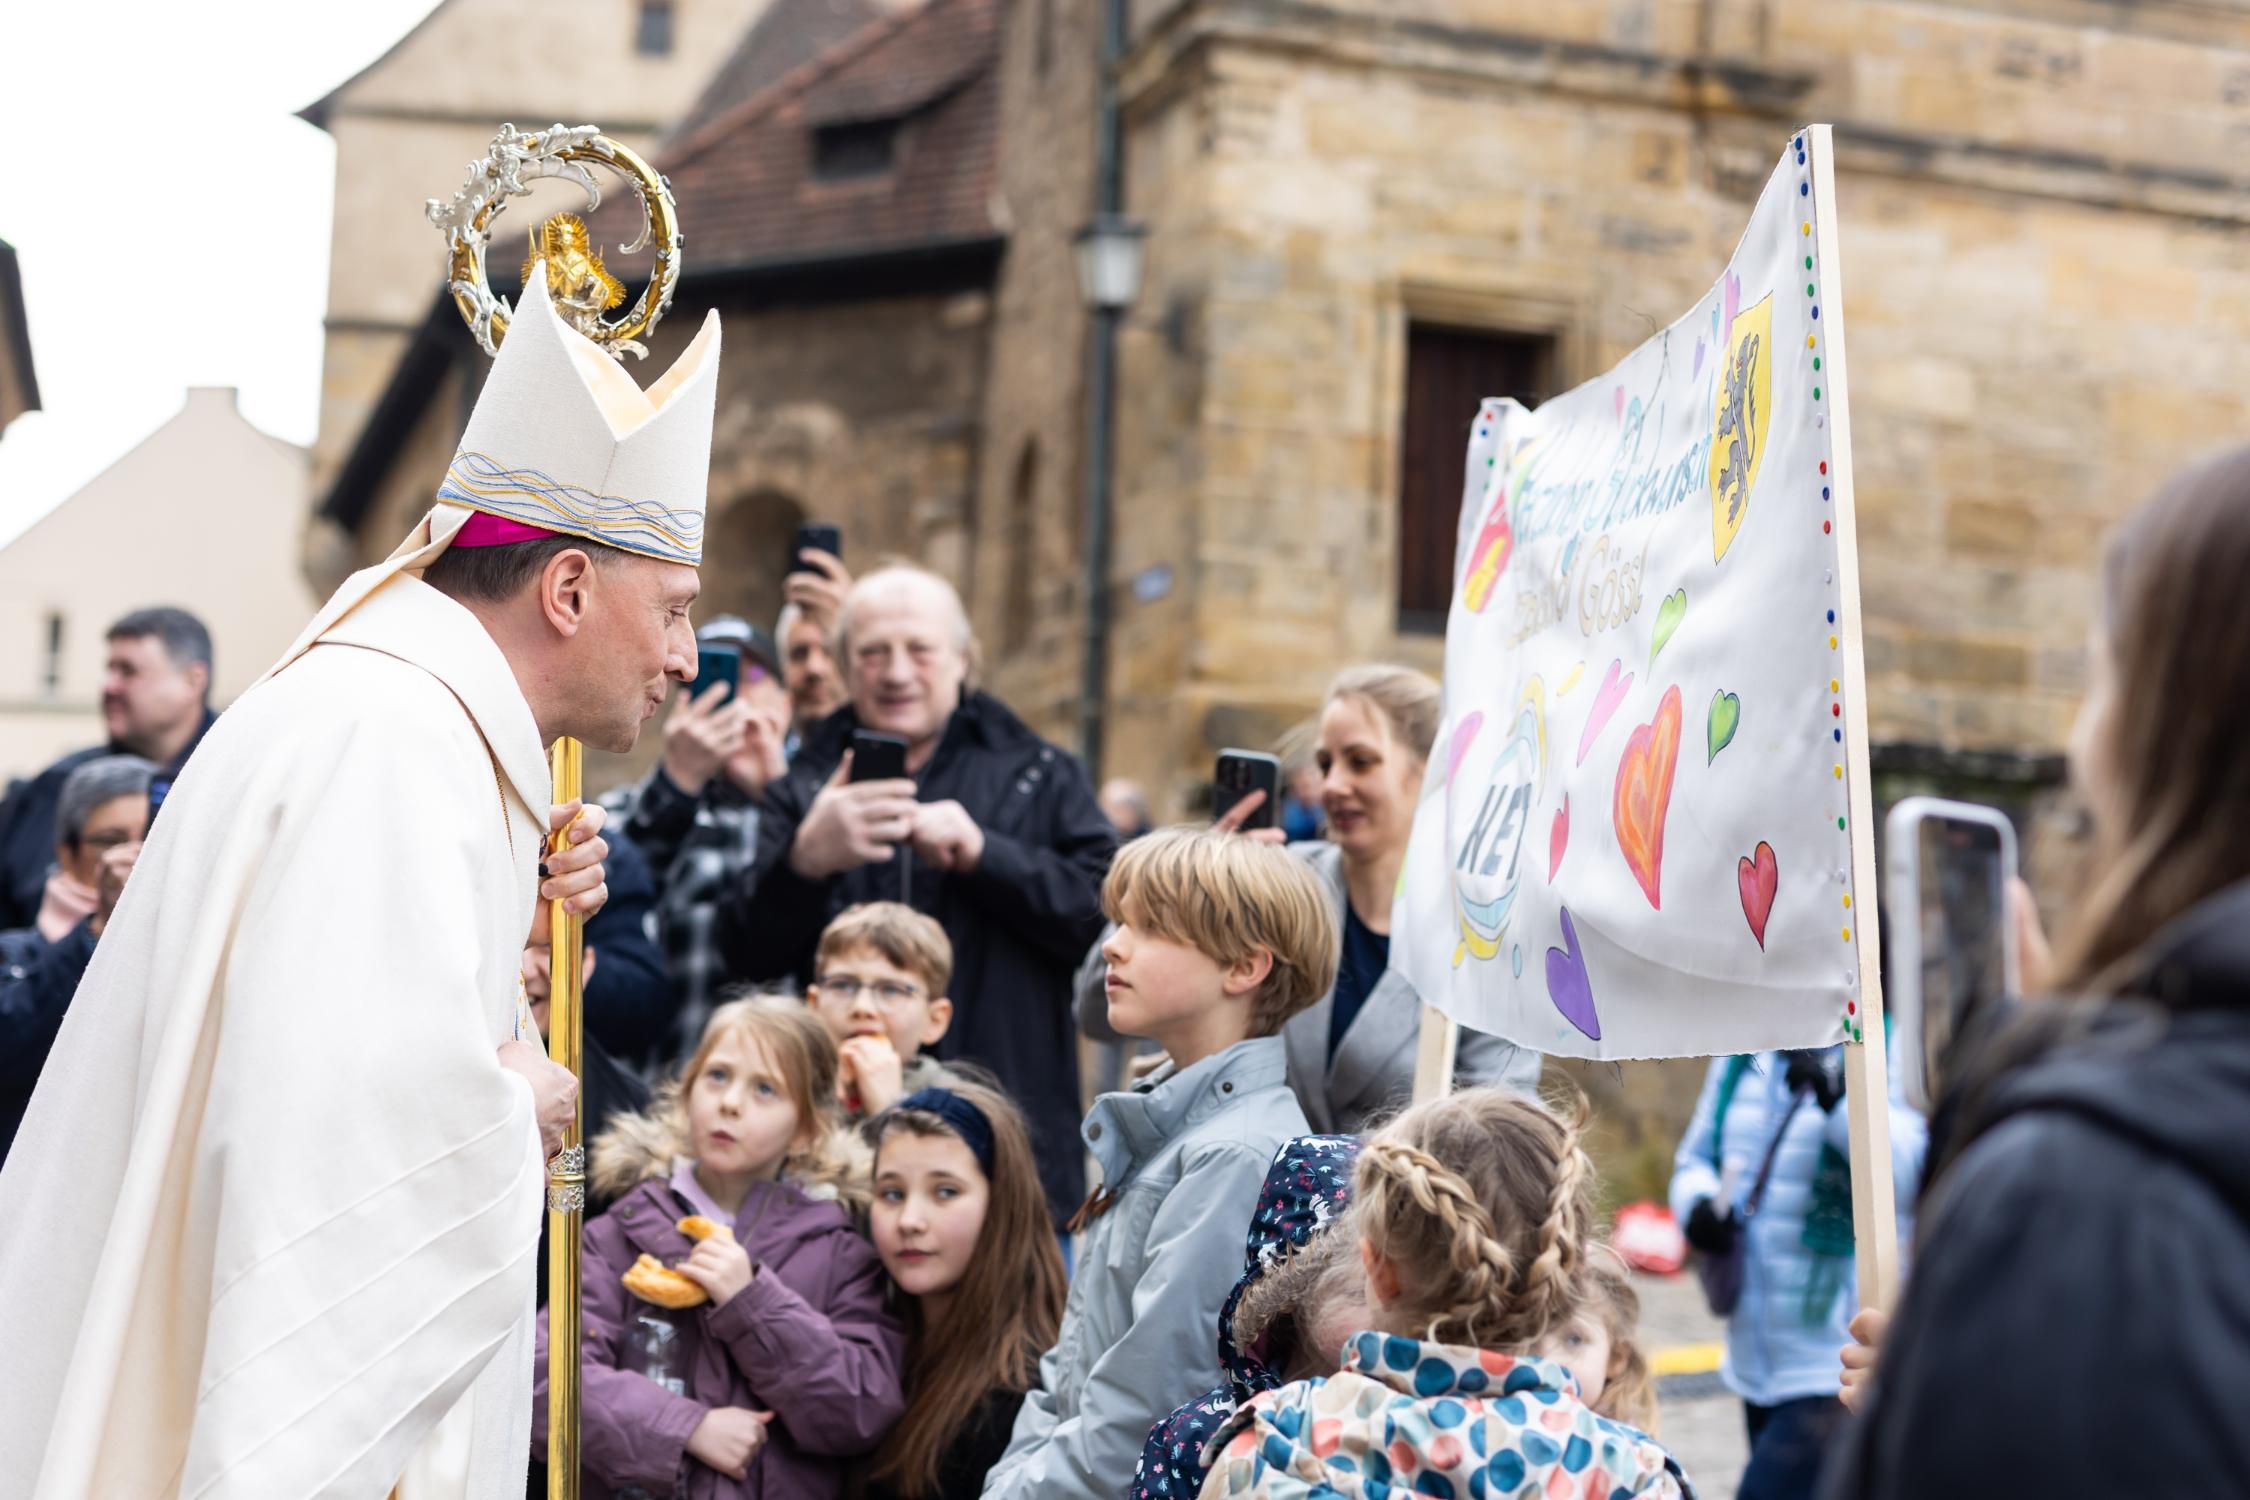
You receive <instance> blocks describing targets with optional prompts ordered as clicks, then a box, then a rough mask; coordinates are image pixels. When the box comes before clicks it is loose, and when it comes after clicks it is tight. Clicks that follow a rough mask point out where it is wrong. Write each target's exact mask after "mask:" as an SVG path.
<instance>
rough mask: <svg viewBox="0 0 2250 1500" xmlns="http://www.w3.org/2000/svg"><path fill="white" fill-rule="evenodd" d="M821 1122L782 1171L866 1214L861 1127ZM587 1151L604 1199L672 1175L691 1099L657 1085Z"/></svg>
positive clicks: (820, 1196)
mask: <svg viewBox="0 0 2250 1500" xmlns="http://www.w3.org/2000/svg"><path fill="white" fill-rule="evenodd" d="M822 1125H823V1130H822V1136H821V1140H820V1142H819V1143H818V1144H817V1145H816V1146H814V1148H813V1149H812V1150H810V1151H808V1152H804V1153H802V1154H800V1155H795V1156H791V1157H790V1158H789V1159H788V1160H786V1161H785V1162H783V1163H782V1167H781V1175H782V1177H783V1179H784V1180H786V1181H788V1182H791V1183H794V1184H795V1185H796V1186H797V1187H798V1189H799V1190H800V1191H802V1192H803V1193H804V1195H805V1196H806V1197H807V1198H810V1199H813V1200H814V1201H816V1202H821V1201H832V1202H837V1203H841V1204H843V1205H844V1207H845V1208H847V1209H849V1210H850V1211H851V1212H852V1213H853V1214H854V1215H860V1214H864V1213H865V1212H866V1210H867V1205H868V1201H869V1199H870V1198H871V1197H872V1194H871V1193H870V1191H869V1185H868V1179H869V1177H870V1175H871V1173H872V1170H873V1166H874V1156H873V1153H872V1152H871V1151H870V1150H869V1148H868V1146H867V1144H866V1143H865V1142H864V1141H862V1140H860V1138H859V1134H858V1132H856V1131H851V1130H844V1129H841V1128H839V1127H838V1126H837V1125H836V1124H835V1122H834V1121H832V1120H825V1121H823V1122H822ZM587 1154H588V1157H589V1162H588V1168H587V1176H588V1178H589V1180H590V1181H591V1183H592V1186H593V1189H594V1191H595V1192H596V1193H597V1194H599V1195H600V1196H602V1197H604V1198H621V1197H623V1196H624V1195H625V1194H626V1193H627V1192H628V1191H630V1190H631V1189H632V1188H634V1187H637V1186H639V1185H640V1184H641V1183H644V1182H663V1181H666V1180H668V1179H669V1178H670V1177H671V1175H672V1170H673V1168H674V1167H675V1166H676V1165H677V1164H678V1162H679V1160H680V1158H682V1157H684V1156H689V1155H691V1154H692V1153H691V1152H690V1150H689V1146H688V1125H687V1104H686V1101H685V1100H684V1099H683V1098H682V1097H681V1090H680V1086H679V1084H678V1083H676V1082H675V1083H668V1084H666V1085H665V1086H664V1087H663V1088H661V1089H659V1090H658V1091H657V1094H656V1098H655V1099H654V1100H653V1101H652V1102H651V1103H650V1105H649V1107H648V1108H647V1109H646V1110H645V1111H641V1112H639V1113H631V1114H620V1115H616V1116H613V1117H612V1118H611V1120H610V1122H609V1128H608V1129H606V1130H604V1131H603V1132H602V1133H601V1134H600V1135H598V1136H596V1137H595V1138H594V1145H593V1149H592V1150H591V1151H590V1152H588V1153H587Z"/></svg>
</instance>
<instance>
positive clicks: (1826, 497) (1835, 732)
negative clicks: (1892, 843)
mask: <svg viewBox="0 0 2250 1500" xmlns="http://www.w3.org/2000/svg"><path fill="white" fill-rule="evenodd" d="M1791 147H1792V149H1793V150H1794V151H1795V152H1796V154H1797V167H1798V174H1799V175H1798V181H1797V196H1798V198H1800V199H1801V200H1804V218H1803V219H1802V220H1801V221H1800V222H1799V224H1798V235H1799V237H1800V238H1802V239H1803V240H1804V242H1805V276H1806V281H1805V308H1806V313H1807V316H1808V318H1809V320H1810V321H1811V323H1812V324H1813V325H1814V326H1813V328H1812V330H1811V331H1810V332H1808V333H1806V335H1805V349H1806V351H1807V352H1808V354H1809V355H1810V357H1811V359H1812V376H1813V379H1812V381H1811V385H1812V398H1813V426H1814V427H1815V428H1817V429H1820V430H1823V431H1825V430H1826V429H1827V426H1828V415H1827V410H1826V408H1825V406H1824V405H1823V401H1824V399H1825V394H1826V393H1825V391H1824V389H1823V388H1824V387H1825V386H1826V385H1827V384H1828V381H1827V378H1826V377H1827V373H1828V372H1827V370H1826V369H1825V366H1826V364H1827V360H1826V358H1825V357H1824V351H1823V349H1822V347H1821V342H1820V331H1819V326H1818V325H1819V323H1820V273H1819V272H1820V268H1819V266H1818V265H1817V263H1816V260H1817V256H1816V251H1817V248H1818V244H1819V242H1818V240H1816V239H1815V238H1814V236H1813V221H1812V213H1813V209H1812V203H1811V201H1810V200H1811V198H1812V169H1811V167H1810V166H1809V165H1808V159H1809V156H1810V152H1809V151H1808V150H1807V148H1806V140H1805V137H1804V136H1803V135H1798V136H1797V137H1795V138H1794V140H1793V141H1792V142H1791ZM1819 470H1820V471H1819V474H1818V475H1817V476H1816V478H1817V480H1818V488H1819V490H1820V502H1821V503H1820V534H1821V535H1822V536H1824V537H1829V538H1833V537H1834V536H1835V534H1836V521H1835V512H1834V510H1833V508H1832V507H1833V506H1834V504H1835V498H1836V497H1835V488H1834V484H1833V481H1832V480H1831V478H1830V476H1829V473H1828V460H1827V459H1826V458H1825V457H1823V458H1821V459H1820V460H1819ZM1829 545H1831V546H1833V545H1834V542H1833V541H1831V542H1830V543H1829ZM1822 582H1824V583H1826V584H1827V585H1828V587H1829V588H1830V589H1831V590H1833V589H1834V588H1835V585H1836V570H1835V569H1834V568H1830V569H1828V570H1827V571H1826V572H1825V573H1824V574H1823V575H1822ZM1840 608H1841V606H1840V603H1839V602H1838V601H1837V600H1835V599H1834V598H1833V597H1831V599H1830V602H1829V603H1828V605H1827V607H1826V609H1825V611H1824V613H1825V614H1826V616H1827V618H1826V619H1825V620H1824V621H1823V624H1824V625H1825V626H1826V627H1827V628H1826V630H1825V631H1824V632H1823V634H1825V635H1827V637H1828V649H1829V650H1830V651H1831V652H1837V651H1841V649H1842V644H1843V637H1842V633H1841V631H1840V630H1839V628H1838V626H1837V623H1836V621H1837V615H1838V613H1839V611H1840ZM1831 674H1832V675H1831V676H1830V677H1829V679H1828V717H1829V740H1830V743H1831V745H1832V746H1833V747H1834V749H1835V758H1834V760H1833V761H1832V762H1831V776H1832V778H1833V779H1834V781H1835V783H1836V788H1837V791H1838V792H1839V794H1841V795H1842V796H1843V797H1844V798H1845V799H1846V806H1847V809H1848V806H1849V799H1850V793H1851V787H1850V781H1849V779H1848V778H1847V777H1846V776H1845V774H1844V766H1845V762H1846V760H1847V759H1848V757H1847V756H1845V754H1844V728H1843V718H1844V693H1843V686H1844V684H1843V673H1842V669H1841V667H1840V666H1837V667H1832V668H1831ZM1836 831H1837V832H1838V833H1845V834H1848V833H1849V832H1850V831H1851V823H1850V814H1849V812H1848V810H1847V811H1843V812H1839V813H1837V815H1836ZM1848 858H1849V855H1848V852H1847V859H1848ZM1836 883H1837V884H1838V885H1840V886H1841V887H1843V890H1842V893H1841V894H1842V902H1843V905H1842V911H1843V913H1844V917H1843V921H1842V924H1841V925H1840V926H1839V927H1838V929H1837V931H1838V933H1839V934H1840V935H1841V938H1842V940H1843V941H1844V942H1846V943H1849V942H1850V941H1851V940H1852V927H1851V915H1850V913H1851V909H1852V892H1851V872H1850V869H1849V866H1848V864H1847V866H1846V868H1844V869H1840V870H1838V871H1837V872H1836ZM1844 984H1845V991H1846V993H1845V997H1844V1034H1845V1036H1846V1038H1847V1039H1848V1040H1850V1041H1854V1042H1863V1041H1865V1040H1866V1039H1867V1037H1866V1032H1865V1031H1864V1029H1863V1028H1862V1026H1861V1023H1860V1016H1859V998H1858V984H1859V975H1858V973H1857V972H1856V971H1852V970H1847V971H1846V972H1845V976H1844Z"/></svg>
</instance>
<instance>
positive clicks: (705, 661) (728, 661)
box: [688, 646, 742, 702]
mask: <svg viewBox="0 0 2250 1500" xmlns="http://www.w3.org/2000/svg"><path fill="white" fill-rule="evenodd" d="M715 682H723V683H725V684H726V685H727V698H733V697H735V696H736V695H737V694H739V693H740V692H741V691H742V653H741V652H739V651H737V650H735V649H734V647H732V646H699V647H697V648H696V652H695V685H694V686H693V687H691V688H689V689H688V696H689V697H690V698H700V697H702V696H703V695H704V694H705V693H707V692H709V691H710V690H711V685H712V684H713V683H715ZM720 701H721V702H725V701H726V699H721V700H720Z"/></svg>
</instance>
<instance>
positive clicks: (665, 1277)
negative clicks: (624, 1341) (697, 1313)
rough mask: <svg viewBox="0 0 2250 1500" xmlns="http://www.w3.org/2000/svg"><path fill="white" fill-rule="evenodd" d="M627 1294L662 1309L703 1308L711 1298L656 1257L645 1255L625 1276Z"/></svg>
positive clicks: (634, 1263) (635, 1262)
mask: <svg viewBox="0 0 2250 1500" xmlns="http://www.w3.org/2000/svg"><path fill="white" fill-rule="evenodd" d="M623 1279H624V1282H625V1290H626V1291H628V1292H631V1293H632V1294H633V1295H634V1296H636V1297H638V1298H640V1299H641V1300H642V1301H643V1302H653V1303H655V1304H656V1305H657V1306H658V1307H670V1308H682V1307H701V1306H702V1305H703V1304H704V1303H706V1302H708V1301H710V1300H711V1294H710V1293H708V1292H706V1291H704V1290H703V1288H701V1287H699V1286H697V1285H696V1284H695V1283H694V1282H692V1281H690V1280H688V1279H687V1278H686V1277H685V1276H682V1275H681V1274H680V1273H679V1272H677V1271H675V1270H673V1269H671V1268H670V1267H669V1266H667V1265H665V1264H664V1263H663V1262H662V1261H660V1260H658V1259H657V1258H656V1257H655V1256H653V1255H643V1256H642V1257H641V1258H640V1259H639V1260H636V1261H634V1262H633V1264H632V1266H631V1267H630V1268H628V1269H627V1270H626V1272H625V1275H624V1278H623Z"/></svg>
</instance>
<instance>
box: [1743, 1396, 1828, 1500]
mask: <svg viewBox="0 0 2250 1500" xmlns="http://www.w3.org/2000/svg"><path fill="white" fill-rule="evenodd" d="M1742 1415H1743V1420H1744V1425H1746V1426H1747V1427H1748V1428H1749V1429H1750V1463H1749V1466H1748V1467H1746V1468H1745V1469H1743V1471H1742V1484H1741V1487H1740V1488H1738V1489H1737V1490H1736V1491H1735V1492H1734V1493H1735V1500H1812V1497H1813V1495H1814V1494H1815V1493H1817V1492H1818V1491H1819V1489H1820V1465H1821V1461H1822V1460H1823V1459H1825V1458H1826V1457H1827V1456H1828V1445H1829V1443H1830V1442H1831V1441H1832V1440H1833V1439H1834V1438H1835V1436H1836V1434H1837V1433H1839V1432H1841V1431H1843V1428H1844V1418H1845V1415H1846V1413H1845V1411H1844V1403H1843V1402H1841V1401H1839V1400H1837V1399H1836V1398H1835V1397H1834V1396H1803V1397H1800V1398H1798V1399H1797V1400H1795V1401H1783V1402H1780V1403H1779V1404H1777V1405H1774V1406H1759V1405H1757V1404H1756V1403H1754V1402H1749V1401H1745V1402H1743V1403H1742Z"/></svg>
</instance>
